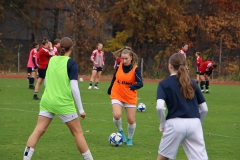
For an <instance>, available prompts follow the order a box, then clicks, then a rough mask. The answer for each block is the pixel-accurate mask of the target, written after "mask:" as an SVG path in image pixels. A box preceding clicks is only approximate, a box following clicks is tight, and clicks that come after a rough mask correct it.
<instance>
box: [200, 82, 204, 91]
mask: <svg viewBox="0 0 240 160" xmlns="http://www.w3.org/2000/svg"><path fill="white" fill-rule="evenodd" d="M204 85H205V81H201V82H200V88H201V90H203V86H204Z"/></svg>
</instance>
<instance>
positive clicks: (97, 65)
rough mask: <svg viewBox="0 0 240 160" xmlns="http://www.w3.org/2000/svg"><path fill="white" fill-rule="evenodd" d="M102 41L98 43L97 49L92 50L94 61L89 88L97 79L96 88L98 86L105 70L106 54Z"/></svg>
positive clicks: (92, 59)
mask: <svg viewBox="0 0 240 160" xmlns="http://www.w3.org/2000/svg"><path fill="white" fill-rule="evenodd" d="M102 48H103V45H102V43H98V44H97V49H95V50H94V51H93V52H92V55H91V58H90V59H91V61H92V62H93V69H92V76H91V78H90V83H89V87H88V89H92V83H93V82H94V81H95V85H94V89H99V88H98V83H99V78H100V76H101V74H102V71H103V66H104V61H105V55H104V53H103V51H102Z"/></svg>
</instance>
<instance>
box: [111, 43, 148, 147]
mask: <svg viewBox="0 0 240 160" xmlns="http://www.w3.org/2000/svg"><path fill="white" fill-rule="evenodd" d="M119 56H120V57H121V59H122V62H120V64H119V67H118V68H117V69H116V72H115V73H114V76H113V79H112V82H111V85H110V87H109V89H108V94H110V98H111V102H112V110H113V122H114V123H115V125H116V127H117V129H118V131H119V132H120V133H121V134H122V136H123V142H127V145H128V146H132V145H133V144H132V138H133V135H134V132H135V129H136V122H135V114H136V103H137V90H138V89H140V88H141V87H143V81H142V75H141V70H140V69H139V68H138V66H137V63H138V57H137V55H136V54H135V53H134V52H133V51H132V49H131V48H130V47H124V48H122V49H121V50H119ZM122 107H125V110H126V115H127V121H128V139H126V136H125V135H124V131H123V128H122V119H121V117H122Z"/></svg>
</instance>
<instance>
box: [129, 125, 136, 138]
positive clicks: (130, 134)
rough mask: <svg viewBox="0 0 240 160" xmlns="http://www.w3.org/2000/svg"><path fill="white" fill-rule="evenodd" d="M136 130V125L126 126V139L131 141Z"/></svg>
mask: <svg viewBox="0 0 240 160" xmlns="http://www.w3.org/2000/svg"><path fill="white" fill-rule="evenodd" d="M135 129H136V123H134V124H128V139H132V137H133V135H134V132H135Z"/></svg>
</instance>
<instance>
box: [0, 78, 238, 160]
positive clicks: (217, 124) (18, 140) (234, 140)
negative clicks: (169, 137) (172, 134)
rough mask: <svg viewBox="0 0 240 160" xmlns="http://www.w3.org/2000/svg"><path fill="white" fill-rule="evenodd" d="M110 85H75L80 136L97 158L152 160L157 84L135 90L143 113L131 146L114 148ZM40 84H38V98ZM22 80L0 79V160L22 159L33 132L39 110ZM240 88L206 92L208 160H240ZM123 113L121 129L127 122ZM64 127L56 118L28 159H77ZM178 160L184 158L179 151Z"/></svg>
mask: <svg viewBox="0 0 240 160" xmlns="http://www.w3.org/2000/svg"><path fill="white" fill-rule="evenodd" d="M109 84H110V82H100V83H99V88H100V89H99V90H94V89H91V90H88V82H79V87H80V92H81V97H82V101H83V106H84V109H85V112H86V114H87V117H86V119H85V120H80V122H81V125H82V128H83V130H84V135H85V138H86V140H87V143H88V145H89V148H90V150H91V152H92V155H93V157H94V159H95V160H154V159H156V158H157V150H158V146H159V142H160V139H161V133H160V132H159V130H158V127H159V120H158V117H157V113H156V90H157V85H158V84H157V83H144V87H143V88H142V89H140V90H139V92H138V103H140V102H142V103H144V104H146V106H147V110H146V112H143V113H141V112H137V114H136V123H137V128H136V132H135V135H134V137H133V146H126V144H123V145H121V146H120V147H112V146H110V144H109V143H108V137H109V135H110V134H111V133H112V132H116V131H117V130H116V127H115V125H114V123H113V121H112V109H111V104H110V98H109V95H107V88H108V86H109ZM43 90H44V86H41V89H40V91H39V97H41V95H42V93H43ZM33 92H34V91H33V90H30V89H28V82H27V81H26V79H0V126H1V131H0V159H2V160H21V159H22V157H23V151H24V149H25V145H26V141H27V139H28V137H29V135H30V134H31V133H32V131H33V129H34V127H35V125H36V121H37V117H38V112H39V102H40V101H36V100H33V99H32V96H33ZM239 95H240V86H227V85H226V86H225V85H211V86H210V94H204V96H205V98H206V101H207V105H208V109H209V112H208V115H207V117H206V119H205V121H204V123H203V131H204V137H205V142H206V147H207V152H208V156H209V159H211V160H238V159H239V157H240V106H239V104H240V98H239ZM125 115H126V114H125V111H124V112H123V127H124V130H125V131H126V130H127V122H126V117H125ZM79 156H80V153H79V152H78V150H77V147H76V144H75V141H74V138H73V136H72V135H71V133H70V131H69V130H68V128H67V126H66V125H65V124H63V123H62V122H61V120H60V119H59V118H58V116H56V117H55V118H54V120H53V121H52V123H51V124H50V126H49V128H48V130H47V131H46V133H45V134H44V135H43V136H42V137H41V138H40V140H39V142H38V144H37V146H36V148H35V152H34V155H33V157H32V160H75V159H81V157H79ZM177 159H178V160H186V159H187V158H186V155H185V153H184V151H183V149H182V147H180V148H179V151H178V155H177Z"/></svg>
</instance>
